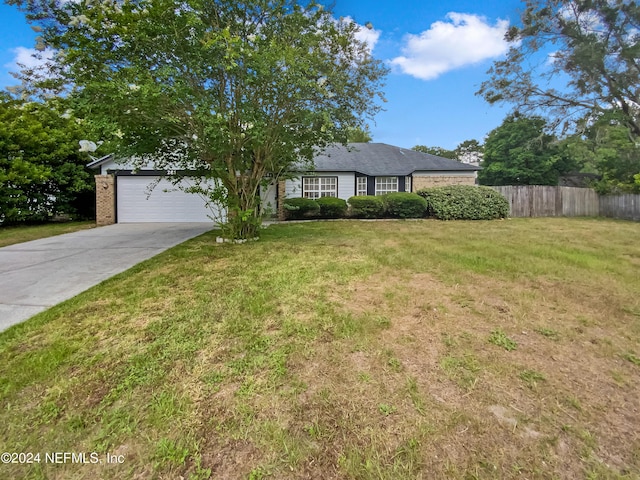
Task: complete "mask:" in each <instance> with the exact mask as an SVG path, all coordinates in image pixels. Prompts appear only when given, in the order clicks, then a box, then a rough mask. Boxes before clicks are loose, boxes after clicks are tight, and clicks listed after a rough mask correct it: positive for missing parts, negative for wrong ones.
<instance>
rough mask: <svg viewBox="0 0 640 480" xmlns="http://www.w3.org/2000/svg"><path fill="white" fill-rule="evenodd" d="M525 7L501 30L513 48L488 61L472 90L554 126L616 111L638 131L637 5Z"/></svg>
mask: <svg viewBox="0 0 640 480" xmlns="http://www.w3.org/2000/svg"><path fill="white" fill-rule="evenodd" d="M525 5H526V6H525V9H524V11H523V13H522V17H521V23H522V25H521V26H520V27H513V28H512V29H511V30H510V31H509V32H508V34H507V39H508V40H510V41H512V42H513V47H512V48H511V49H510V51H509V53H508V55H507V57H506V59H504V60H500V61H497V62H495V63H494V65H493V67H492V68H491V70H490V71H489V74H490V78H489V79H488V80H487V81H485V82H484V83H483V84H482V85H481V88H480V90H479V91H478V94H480V95H482V96H483V97H484V98H485V99H486V100H487V101H489V102H490V103H503V102H504V103H509V104H513V105H514V106H515V107H516V109H517V110H519V111H520V112H522V113H525V114H532V113H533V114H540V113H541V112H544V114H545V115H551V116H552V117H553V118H554V119H555V121H556V123H561V122H562V121H568V120H569V119H572V120H577V119H580V118H583V117H584V116H585V115H587V114H590V115H594V114H595V116H596V117H598V116H599V115H600V114H605V113H607V112H609V111H614V112H618V114H619V119H620V120H619V121H620V122H622V124H623V125H626V126H627V127H628V128H629V131H630V133H631V134H632V135H633V136H635V137H637V136H638V135H640V117H639V107H640V90H639V89H638V85H640V68H639V64H638V58H640V42H639V40H640V5H638V4H637V2H635V1H629V0H526V2H525ZM565 84H566V85H565ZM554 85H556V86H558V87H557V88H555V87H554ZM560 85H563V86H562V87H560ZM566 125H568V123H566Z"/></svg>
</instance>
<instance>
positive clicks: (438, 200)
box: [417, 185, 509, 220]
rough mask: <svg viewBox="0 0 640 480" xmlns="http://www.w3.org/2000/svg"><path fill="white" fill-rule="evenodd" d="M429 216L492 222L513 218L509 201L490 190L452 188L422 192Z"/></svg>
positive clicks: (484, 188) (465, 187)
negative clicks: (510, 215)
mask: <svg viewBox="0 0 640 480" xmlns="http://www.w3.org/2000/svg"><path fill="white" fill-rule="evenodd" d="M417 193H418V195H420V196H422V197H424V198H425V199H426V201H427V214H428V215H429V216H432V217H435V218H438V219H440V220H492V219H494V218H505V217H507V216H509V202H508V201H507V199H506V198H504V197H503V196H502V195H500V194H499V193H498V192H496V191H495V190H493V189H492V188H489V187H474V186H472V185H452V186H448V187H433V188H425V189H422V190H419V191H418V192H417Z"/></svg>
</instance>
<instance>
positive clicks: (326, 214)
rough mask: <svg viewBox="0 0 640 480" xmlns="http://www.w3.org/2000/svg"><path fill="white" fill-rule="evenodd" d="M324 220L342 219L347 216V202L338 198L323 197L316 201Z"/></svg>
mask: <svg viewBox="0 0 640 480" xmlns="http://www.w3.org/2000/svg"><path fill="white" fill-rule="evenodd" d="M316 203H317V204H318V206H319V207H320V217H322V218H342V217H344V216H345V215H346V214H347V202H346V201H345V200H343V199H341V198H336V197H321V198H318V199H317V200H316Z"/></svg>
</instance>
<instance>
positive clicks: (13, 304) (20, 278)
mask: <svg viewBox="0 0 640 480" xmlns="http://www.w3.org/2000/svg"><path fill="white" fill-rule="evenodd" d="M213 227H214V225H213V224H212V223H129V224H126V223H123V224H117V225H109V226H106V227H98V228H93V229H91V230H82V231H80V232H74V233H67V234H65V235H58V236H56V237H49V238H43V239H40V240H34V241H32V242H25V243H20V244H17V245H10V246H8V247H2V248H0V331H2V330H5V329H7V328H8V327H10V326H11V325H14V324H16V323H20V322H22V321H24V320H26V319H28V318H30V317H32V316H33V315H35V314H36V313H38V312H42V311H43V310H46V309H47V308H49V307H51V306H53V305H56V304H58V303H60V302H62V301H63V300H67V299H69V298H71V297H73V296H75V295H77V294H78V293H80V292H83V291H84V290H86V289H88V288H90V287H92V286H94V285H96V284H98V283H100V282H102V281H103V280H106V279H107V278H109V277H112V276H113V275H115V274H117V273H120V272H123V271H124V270H127V269H128V268H130V267H132V266H133V265H135V264H137V263H140V262H142V261H143V260H146V259H148V258H151V257H153V256H155V255H157V254H159V253H160V252H163V251H165V250H167V249H168V248H171V247H173V246H175V245H178V244H179V243H182V242H184V241H186V240H189V239H190V238H193V237H196V236H198V235H200V234H202V233H204V232H207V231H209V230H211V229H212V228H213Z"/></svg>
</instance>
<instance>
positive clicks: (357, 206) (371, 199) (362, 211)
mask: <svg viewBox="0 0 640 480" xmlns="http://www.w3.org/2000/svg"><path fill="white" fill-rule="evenodd" d="M347 203H348V204H349V209H350V210H349V215H351V216H352V217H355V218H381V217H383V216H384V212H385V209H384V202H383V201H382V197H375V196H373V195H361V196H357V197H351V198H350V199H349V200H347Z"/></svg>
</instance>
